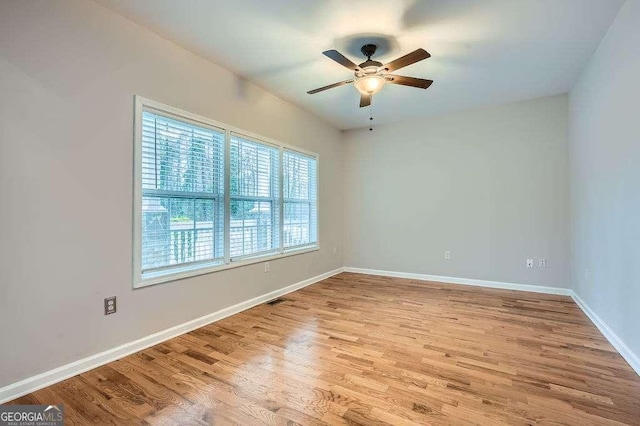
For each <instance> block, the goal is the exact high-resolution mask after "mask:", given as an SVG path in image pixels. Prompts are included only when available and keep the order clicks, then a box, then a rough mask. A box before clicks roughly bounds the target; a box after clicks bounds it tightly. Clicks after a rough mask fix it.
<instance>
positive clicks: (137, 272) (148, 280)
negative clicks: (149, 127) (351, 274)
mask: <svg viewBox="0 0 640 426" xmlns="http://www.w3.org/2000/svg"><path fill="white" fill-rule="evenodd" d="M145 110H146V111H152V112H157V113H159V114H165V115H169V116H170V117H173V118H174V119H179V120H184V121H186V122H191V123H193V124H194V125H199V126H205V127H211V128H213V129H215V130H218V131H222V132H223V133H224V135H225V141H224V212H225V214H224V244H225V246H224V259H222V260H215V261H210V262H207V261H203V262H202V263H197V264H192V265H177V266H175V267H174V268H171V269H170V270H167V269H165V270H163V271H158V272H153V273H147V274H145V275H146V276H143V274H142V264H141V261H142V235H141V233H142V195H143V191H142V112H143V111H145ZM133 133H134V134H133V139H134V156H133V157H134V175H133V177H134V179H133V271H132V283H133V288H134V289H137V288H144V287H147V286H151V285H155V284H160V283H165V282H170V281H176V280H181V279H184V278H189V277H194V276H198V275H203V274H209V273H213V272H218V271H224V270H228V269H233V268H238V267H242V266H247V265H252V264H256V263H261V262H268V261H271V260H276V259H281V258H284V257H289V256H296V255H300V254H305V253H311V252H314V251H319V250H320V233H319V230H320V156H319V155H318V154H316V153H313V152H310V151H307V150H305V149H302V148H299V147H297V146H294V145H289V144H285V143H282V142H279V141H276V140H274V139H271V138H267V137H264V136H261V135H258V134H255V133H252V132H248V131H246V130H243V129H239V128H237V127H234V126H230V125H228V124H225V123H221V122H219V121H215V120H211V119H210V118H207V117H204V116H201V115H198V114H193V113H190V112H187V111H184V110H181V109H179V108H174V107H172V106H169V105H165V104H163V103H160V102H156V101H153V100H150V99H147V98H144V97H142V96H138V95H135V96H134V128H133ZM232 134H236V135H238V136H240V137H245V138H247V139H252V140H254V141H255V142H258V143H262V144H268V145H272V146H274V147H276V148H278V161H279V170H278V174H279V178H278V185H279V187H280V188H279V189H280V190H279V196H278V200H277V202H279V203H280V213H279V214H280V221H279V227H278V228H279V229H278V232H279V233H280V238H279V247H278V248H276V249H275V250H273V251H269V252H267V253H265V254H260V253H257V254H256V255H255V256H253V255H247V256H243V257H240V258H238V259H237V260H233V259H231V257H230V254H229V251H230V247H229V236H230V213H231V212H230V209H231V203H230V201H231V196H230V178H229V177H230V172H231V170H230V159H231V158H230V156H231V135H232ZM285 150H289V151H293V152H297V153H300V154H303V155H306V156H309V157H311V158H314V159H315V161H316V241H315V243H311V244H307V245H303V246H296V247H284V240H283V238H282V237H283V235H282V234H283V222H282V220H283V217H282V216H283V214H284V212H283V204H284V198H283V196H284V194H283V192H282V189H283V188H282V186H283V182H282V181H283V173H282V170H283V167H282V159H283V153H284V151H285Z"/></svg>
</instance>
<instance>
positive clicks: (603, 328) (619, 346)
mask: <svg viewBox="0 0 640 426" xmlns="http://www.w3.org/2000/svg"><path fill="white" fill-rule="evenodd" d="M571 297H572V298H573V300H574V301H575V302H576V305H578V306H579V307H580V309H582V312H584V313H585V315H586V316H587V317H589V319H590V320H591V322H592V323H593V324H594V325H595V326H596V327H598V330H600V332H601V333H602V334H603V335H604V337H606V338H607V340H608V341H609V343H611V345H612V346H613V347H614V348H616V350H617V351H618V353H619V354H620V355H621V356H622V358H624V359H625V361H627V362H628V363H629V365H630V366H631V368H633V370H634V371H635V372H636V373H637V374H638V375H639V376H640V357H638V355H636V354H634V353H633V352H632V351H631V349H629V347H628V346H627V345H626V344H625V343H624V342H623V341H622V339H620V337H619V336H618V335H617V334H616V333H615V332H614V331H613V330H611V329H610V328H609V326H608V325H607V324H606V323H605V322H604V321H602V319H601V318H600V317H599V316H598V315H596V313H595V312H593V310H592V309H591V308H590V307H589V305H587V304H586V303H585V302H584V300H582V299H581V298H580V296H578V295H577V294H576V293H575V292H574V291H572V292H571Z"/></svg>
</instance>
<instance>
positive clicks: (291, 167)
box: [282, 150, 318, 248]
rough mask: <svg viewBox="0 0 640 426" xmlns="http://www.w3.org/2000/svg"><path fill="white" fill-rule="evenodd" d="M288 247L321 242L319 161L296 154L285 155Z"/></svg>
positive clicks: (285, 233) (284, 232)
mask: <svg viewBox="0 0 640 426" xmlns="http://www.w3.org/2000/svg"><path fill="white" fill-rule="evenodd" d="M282 169H283V171H282V175H283V189H282V190H283V192H284V194H283V203H284V220H283V222H284V224H283V239H284V247H285V248H292V247H299V246H305V245H308V244H313V243H315V242H316V241H317V234H316V232H317V221H318V218H317V214H318V213H317V209H316V159H315V158H314V157H311V156H308V155H305V154H301V153H298V152H294V151H289V150H285V151H284V153H283V155H282Z"/></svg>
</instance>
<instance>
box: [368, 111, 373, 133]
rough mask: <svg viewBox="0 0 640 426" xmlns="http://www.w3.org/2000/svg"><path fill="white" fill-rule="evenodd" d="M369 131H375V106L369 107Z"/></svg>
mask: <svg viewBox="0 0 640 426" xmlns="http://www.w3.org/2000/svg"><path fill="white" fill-rule="evenodd" d="M369 131H370V132H372V131H373V105H369Z"/></svg>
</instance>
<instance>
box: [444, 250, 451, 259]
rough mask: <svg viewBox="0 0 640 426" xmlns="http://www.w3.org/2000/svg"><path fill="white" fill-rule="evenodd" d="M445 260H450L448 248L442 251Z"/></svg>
mask: <svg viewBox="0 0 640 426" xmlns="http://www.w3.org/2000/svg"><path fill="white" fill-rule="evenodd" d="M444 258H445V260H451V252H450V251H449V250H447V251H445V252H444Z"/></svg>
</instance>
